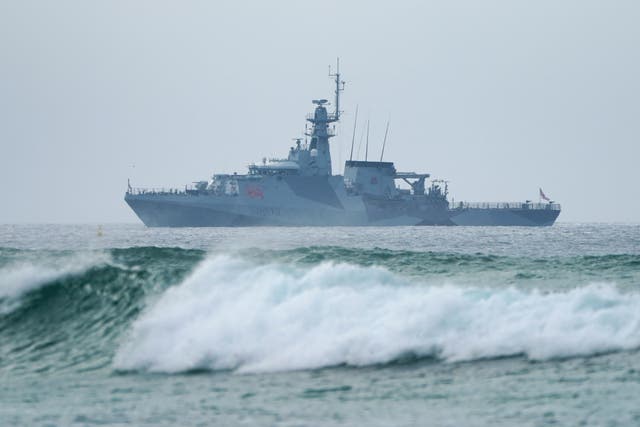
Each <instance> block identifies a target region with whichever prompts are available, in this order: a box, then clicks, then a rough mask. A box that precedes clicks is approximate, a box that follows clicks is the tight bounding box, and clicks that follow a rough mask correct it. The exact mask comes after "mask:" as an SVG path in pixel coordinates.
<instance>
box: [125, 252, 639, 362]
mask: <svg viewBox="0 0 640 427" xmlns="http://www.w3.org/2000/svg"><path fill="white" fill-rule="evenodd" d="M639 305H640V295H638V294H635V293H621V292H620V291H619V290H618V289H617V288H616V287H615V286H613V285H606V284H600V285H588V286H585V287H582V288H576V289H573V290H569V291H565V292H556V293H542V292H539V291H531V292H524V291H520V290H516V289H513V288H508V289H496V288H479V287H460V286H454V285H444V286H433V285H429V284H426V283H416V282H411V281H409V279H407V278H404V277H402V276H399V275H396V274H393V273H391V272H390V271H388V270H386V269H384V268H381V267H361V266H354V265H349V264H335V263H321V264H318V265H315V266H308V267H294V266H291V265H284V264H266V265H257V264H253V263H251V262H250V261H246V260H242V259H237V258H231V257H228V256H218V257H214V258H211V259H208V260H206V261H205V262H203V263H202V264H201V265H200V266H199V267H198V268H197V269H196V270H195V271H194V272H193V273H192V274H191V275H190V276H189V277H188V278H187V279H185V280H184V281H183V282H182V283H181V284H180V285H177V286H174V287H172V288H169V289H168V290H166V291H165V292H164V294H163V295H162V296H161V297H160V298H159V300H158V301H157V302H156V303H155V305H153V307H151V308H150V309H148V310H147V311H146V312H145V313H144V314H143V315H142V316H141V317H140V318H139V319H138V320H137V321H136V322H135V323H134V325H133V327H132V330H131V331H130V333H129V334H128V336H127V338H126V340H125V341H124V342H123V343H122V345H121V346H120V348H119V349H118V351H117V353H116V356H115V358H114V367H115V368H116V369H118V370H147V371H155V372H169V373H171V372H182V371H189V370H194V369H211V370H219V369H224V370H237V371H238V372H257V371H282V370H292V369H313V368H321V367H325V366H335V365H341V364H347V365H353V366H364V365H370V364H379V363H387V362H390V361H394V360H397V359H399V358H402V357H403V356H405V355H407V354H413V355H416V356H418V357H436V358H439V359H442V360H444V361H465V360H475V359H481V358H492V357H502V356H510V355H518V354H523V355H525V356H526V357H528V358H530V359H534V360H544V359H550V358H558V357H571V356H582V355H591V354H597V353H602V352H608V351H616V350H624V349H634V348H638V347H640V311H638V310H637V307H638V306H639Z"/></svg>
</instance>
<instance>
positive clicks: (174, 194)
mask: <svg viewBox="0 0 640 427" xmlns="http://www.w3.org/2000/svg"><path fill="white" fill-rule="evenodd" d="M329 75H330V77H331V78H332V79H334V82H335V102H334V106H333V107H334V108H333V112H330V111H328V109H327V107H328V106H329V102H328V101H327V100H326V99H317V100H313V101H312V102H313V105H315V110H314V112H313V114H311V115H309V116H307V121H308V122H310V123H311V130H310V132H307V134H306V136H307V137H308V139H307V140H306V141H304V142H303V141H302V139H297V140H296V143H295V146H293V147H291V148H290V149H289V153H288V155H287V157H286V158H280V159H270V160H267V159H266V158H264V159H263V160H262V162H261V163H257V164H255V163H254V164H251V165H249V167H248V172H247V173H246V174H242V175H241V174H237V173H233V174H214V175H213V176H212V177H211V179H209V180H208V181H198V182H196V183H195V186H193V187H191V188H189V187H186V186H185V188H184V189H145V188H132V187H131V185H130V184H128V186H127V187H128V188H127V192H126V194H125V201H126V203H127V204H128V205H129V206H130V207H131V209H133V211H134V212H135V213H136V215H137V216H138V217H139V218H140V220H141V221H142V222H143V223H144V224H145V225H146V226H148V227H241V226H401V225H404V226H411V225H528V226H531V225H533V226H540V225H552V224H553V223H554V221H555V219H556V218H557V217H558V215H559V213H560V206H559V205H558V204H555V203H531V202H529V201H527V202H525V203H506V204H488V203H485V204H470V203H458V204H457V205H455V206H450V203H449V201H448V188H447V185H446V183H445V185H444V186H443V185H442V181H439V180H431V181H430V182H429V186H427V180H428V179H429V178H430V175H429V174H428V173H415V172H401V171H398V170H397V169H396V167H395V165H394V163H393V162H386V161H382V157H381V160H380V161H368V160H364V161H363V160H353V142H352V149H351V157H350V159H349V160H347V161H346V162H345V164H344V172H343V175H333V173H332V168H331V150H330V144H329V141H330V139H331V138H332V137H334V136H335V126H334V125H332V124H334V123H336V122H338V121H339V120H340V116H341V113H342V112H341V111H340V93H341V92H342V91H343V90H344V84H345V83H344V81H342V80H341V75H340V71H339V66H338V68H337V69H336V72H335V74H331V72H330V73H329ZM354 129H355V125H354ZM401 182H402V183H405V184H406V185H405V188H401V186H400V185H398V184H400V183H401Z"/></svg>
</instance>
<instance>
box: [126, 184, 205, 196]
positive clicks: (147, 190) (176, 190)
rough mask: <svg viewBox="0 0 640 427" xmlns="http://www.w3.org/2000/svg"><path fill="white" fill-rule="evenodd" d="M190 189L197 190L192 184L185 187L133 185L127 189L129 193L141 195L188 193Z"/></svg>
mask: <svg viewBox="0 0 640 427" xmlns="http://www.w3.org/2000/svg"><path fill="white" fill-rule="evenodd" d="M189 191H195V188H191V187H190V186H188V187H185V188H182V189H180V188H143V187H131V188H129V189H127V194H133V195H140V194H187V193H188V192H189Z"/></svg>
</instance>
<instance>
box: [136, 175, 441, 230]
mask: <svg viewBox="0 0 640 427" xmlns="http://www.w3.org/2000/svg"><path fill="white" fill-rule="evenodd" d="M256 188H259V191H256ZM125 201H126V202H127V204H128V205H129V206H130V207H131V209H132V210H133V211H134V212H135V213H136V215H137V216H138V217H139V218H140V220H141V221H142V222H143V223H144V224H145V225H146V226H148V227H244V226H398V225H453V224H452V223H451V221H450V220H449V215H448V212H447V205H446V204H433V203H431V202H429V201H428V199H427V198H426V197H424V196H422V197H420V196H409V197H404V198H398V199H395V200H389V199H384V198H375V197H370V196H366V195H351V194H348V193H347V191H346V189H345V186H344V179H343V177H342V176H330V177H326V176H325V177H299V176H294V177H265V178H263V179H260V180H256V181H255V182H251V181H248V182H246V181H239V191H238V194H237V195H234V196H229V195H214V194H207V193H198V192H182V193H165V192H145V193H143V194H133V193H127V194H126V195H125Z"/></svg>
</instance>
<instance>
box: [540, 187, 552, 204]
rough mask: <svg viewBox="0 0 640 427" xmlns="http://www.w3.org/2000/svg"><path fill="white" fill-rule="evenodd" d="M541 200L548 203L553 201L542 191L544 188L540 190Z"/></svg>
mask: <svg viewBox="0 0 640 427" xmlns="http://www.w3.org/2000/svg"><path fill="white" fill-rule="evenodd" d="M540 198H541V199H542V200H546V201H547V202H550V201H551V199H550V198H548V197H547V195H546V194H544V191H542V188H541V189H540Z"/></svg>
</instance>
